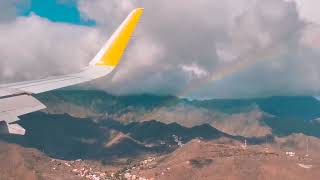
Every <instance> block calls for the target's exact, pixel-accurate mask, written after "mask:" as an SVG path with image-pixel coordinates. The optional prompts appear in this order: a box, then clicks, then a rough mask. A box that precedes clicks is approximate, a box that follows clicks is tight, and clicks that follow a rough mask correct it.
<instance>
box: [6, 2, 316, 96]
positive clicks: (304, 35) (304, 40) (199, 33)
mask: <svg viewBox="0 0 320 180" xmlns="http://www.w3.org/2000/svg"><path fill="white" fill-rule="evenodd" d="M77 3H78V7H79V10H80V12H81V16H82V18H84V19H93V20H95V21H96V22H97V26H96V27H94V28H88V27H82V26H74V25H68V24H59V23H52V22H49V21H47V20H44V19H42V18H40V17H37V16H31V17H25V18H17V19H16V20H15V21H14V22H12V23H10V24H7V23H6V24H1V25H0V33H2V34H7V36H6V37H0V57H1V59H2V60H1V62H0V63H2V64H0V65H1V67H0V70H2V71H1V78H0V79H2V80H8V79H9V80H11V79H12V78H13V77H15V78H18V79H22V78H27V79H28V78H31V77H36V76H37V74H38V75H39V74H40V75H42V76H43V75H49V74H51V73H61V72H67V71H69V70H75V69H77V68H80V66H81V65H84V64H85V63H87V62H88V61H89V60H90V59H91V57H92V56H93V55H94V52H96V51H97V50H98V49H99V46H102V44H103V41H104V40H105V39H106V36H105V34H110V33H111V32H112V31H113V30H114V29H115V28H116V26H117V25H118V24H119V22H120V21H121V20H123V19H124V18H125V16H126V15H127V13H128V12H130V10H132V9H133V8H135V7H138V6H142V7H145V14H144V16H143V18H142V22H141V23H140V25H139V27H138V30H137V33H136V35H135V36H136V37H135V38H134V41H133V42H132V43H131V45H130V48H129V49H128V51H127V52H126V55H125V57H124V59H123V61H122V62H121V65H120V68H118V70H117V72H116V73H115V74H114V76H113V77H112V78H111V79H110V78H107V79H102V80H100V81H97V82H95V83H94V84H95V86H96V87H98V88H100V89H104V90H107V91H109V92H112V93H116V94H130V93H157V94H174V95H182V96H189V97H194V98H212V97H217V98H221V97H229V98H230V97H250V96H266V95H280V94H286V95H294V94H309V95H310V94H311V95H315V94H318V93H319V90H320V85H318V84H319V83H318V80H319V79H320V70H318V68H317V67H320V66H319V65H320V64H319V62H318V58H319V55H320V54H319V53H320V52H319V50H320V47H319V45H320V44H319V43H320V41H319V39H320V28H319V27H318V25H315V24H310V23H309V24H308V23H306V22H304V20H302V19H301V15H300V14H299V11H298V8H297V7H296V4H295V3H294V2H292V1H288V0H286V1H284V0H237V1H234V0H224V1H222V0H189V1H187V2H186V1H183V0H162V1H154V0H133V1H132V0H78V1H77ZM22 26H25V27H24V28H22ZM19 31H24V33H23V35H20V36H19V35H18V34H19V33H20V34H21V32H19ZM316 39H318V40H316ZM9 40H11V41H9ZM19 46H24V48H23V49H20V48H19ZM18 61H19V62H22V63H21V65H18V66H17V65H16V64H17V63H16V62H18ZM34 63H38V64H39V68H35V67H34V66H33V64H34ZM30 64H31V65H30ZM73 64H76V66H73ZM40 67H41V68H40ZM34 68H35V69H34ZM22 69H25V71H23V70H22ZM43 69H46V70H47V69H49V71H43ZM54 69H55V70H54ZM31 70H32V73H31V72H30V73H23V74H18V75H17V74H16V72H28V71H31Z"/></svg>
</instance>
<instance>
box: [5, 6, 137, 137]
mask: <svg viewBox="0 0 320 180" xmlns="http://www.w3.org/2000/svg"><path fill="white" fill-rule="evenodd" d="M142 13H143V8H138V9H135V10H133V11H132V12H131V13H130V14H129V16H128V17H127V18H126V19H125V21H124V22H123V23H122V24H121V25H120V27H119V28H118V29H117V30H116V31H115V33H114V34H113V35H112V36H111V38H110V39H109V40H108V41H107V43H106V44H105V45H104V47H103V48H102V49H101V50H100V51H99V53H98V54H97V55H96V56H95V57H94V59H93V60H92V61H91V62H90V64H89V65H88V67H86V68H84V69H83V70H81V71H80V72H78V73H73V74H68V75H63V76H54V77H49V78H45V79H40V80H34V81H25V82H18V83H11V84H3V85H0V122H2V124H4V125H5V128H2V130H3V129H4V130H5V131H6V133H10V134H19V135H24V134H25V130H24V129H23V128H22V127H21V126H20V125H18V124H16V123H15V122H16V121H18V120H19V116H21V115H24V114H28V113H31V112H34V111H38V110H41V109H44V108H46V106H45V105H43V104H42V103H41V102H40V101H38V100H37V99H36V98H34V97H33V96H32V95H33V94H39V93H43V92H47V91H51V90H55V89H60V88H63V87H68V86H72V85H76V84H80V83H84V82H88V81H91V80H94V79H97V78H100V77H104V76H106V75H108V74H110V73H111V72H112V71H113V70H114V69H115V68H116V66H117V65H118V63H119V61H120V59H121V57H122V55H123V52H124V51H125V49H126V47H127V45H128V43H129V41H130V39H131V36H132V34H133V32H134V30H135V28H136V25H137V24H138V21H139V19H140V17H141V15H142ZM3 122H5V123H3Z"/></svg>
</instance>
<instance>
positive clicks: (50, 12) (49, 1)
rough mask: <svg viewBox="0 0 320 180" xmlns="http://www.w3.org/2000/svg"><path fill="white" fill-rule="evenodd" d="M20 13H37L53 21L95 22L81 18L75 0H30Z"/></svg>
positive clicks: (90, 24) (91, 23)
mask: <svg viewBox="0 0 320 180" xmlns="http://www.w3.org/2000/svg"><path fill="white" fill-rule="evenodd" d="M19 8H20V13H21V15H23V16H27V15H29V14H30V13H35V14H37V15H38V16H41V17H44V18H47V19H49V20H51V21H53V22H64V23H71V24H80V25H89V26H92V25H94V24H95V22H94V21H92V20H89V21H88V20H83V19H81V16H80V12H79V10H78V8H77V4H76V1H74V0H65V1H61V0H60V1H58V0H45V1H44V0H30V4H29V5H27V6H21V7H19Z"/></svg>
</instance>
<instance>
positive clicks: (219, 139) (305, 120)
mask: <svg viewBox="0 0 320 180" xmlns="http://www.w3.org/2000/svg"><path fill="white" fill-rule="evenodd" d="M38 98H39V99H40V100H41V101H43V102H45V103H46V105H47V106H48V109H46V110H44V111H43V112H36V113H32V114H30V115H26V116H23V117H21V119H22V120H21V121H19V124H21V125H22V126H23V127H24V128H26V130H27V134H26V135H25V136H13V135H0V180H2V179H3V180H11V179H12V180H16V179H18V180H20V179H23V180H24V179H26V180H29V179H30V180H33V179H35V180H38V179H40V180H42V179H43V180H47V179H48V180H56V179H58V180H75V179H91V180H106V179H108V180H109V179H110V180H118V179H119V180H122V179H124V180H147V179H148V180H157V179H161V180H176V179H177V180H179V179H181V180H186V179H187V180H189V179H191V180H192V179H195V180H198V179H199V180H202V179H208V180H211V179H213V180H215V179H221V180H224V179H230V180H233V179H234V180H243V179H244V180H251V179H252V180H256V179H258V180H260V179H261V180H264V179H272V180H273V179H276V180H277V179H280V180H287V179H288V180H291V179H292V180H294V179H297V180H300V179H307V180H317V179H319V178H318V177H320V156H319V154H318V152H320V124H319V117H320V102H318V101H317V100H315V99H314V98H312V97H272V98H264V99H248V100H207V101H189V100H185V99H179V98H176V97H159V96H151V95H142V96H128V97H115V96H111V95H108V94H106V93H104V92H99V91H57V92H53V93H49V94H43V95H40V96H39V97H38Z"/></svg>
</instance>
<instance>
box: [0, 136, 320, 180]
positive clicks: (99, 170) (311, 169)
mask: <svg viewBox="0 0 320 180" xmlns="http://www.w3.org/2000/svg"><path fill="white" fill-rule="evenodd" d="M286 153H287V154H286ZM294 153H295V154H294V155H292V154H291V155H290V154H288V151H281V150H278V149H277V148H276V145H268V146H264V145H247V146H245V145H244V144H243V143H241V142H236V141H233V140H230V139H225V138H222V139H218V140H212V141H204V140H201V139H194V140H192V141H190V142H188V143H187V144H181V146H177V149H176V150H175V151H173V152H171V153H168V154H152V155H150V154H148V155H146V156H141V157H139V158H136V159H119V160H118V163H116V162H112V163H108V162H104V163H103V162H100V161H92V160H81V159H78V160H72V161H66V160H59V159H54V158H50V157H48V156H47V155H45V154H43V153H42V152H39V151H38V150H34V149H30V148H24V147H21V146H19V145H13V144H8V143H6V142H1V143H0V161H1V162H2V163H1V164H0V179H4V180H10V179H12V180H13V179H27V180H33V179H35V180H36V179H46V180H47V179H49V180H50V179H52V180H53V179H58V180H67V179H68V180H70V179H71V180H73V179H90V180H105V179H110V180H113V179H114V180H116V179H128V180H147V179H148V180H152V179H153V180H157V179H159V180H162V179H163V180H171V179H172V180H177V179H178V180H179V179H181V180H185V179H195V180H196V179H235V180H236V179H239V180H240V179H248V180H250V179H282V180H285V179H310V180H312V179H315V180H316V179H317V177H320V159H319V158H318V157H316V154H310V155H309V156H308V157H306V156H305V155H306V154H305V153H304V152H294Z"/></svg>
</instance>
